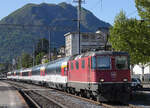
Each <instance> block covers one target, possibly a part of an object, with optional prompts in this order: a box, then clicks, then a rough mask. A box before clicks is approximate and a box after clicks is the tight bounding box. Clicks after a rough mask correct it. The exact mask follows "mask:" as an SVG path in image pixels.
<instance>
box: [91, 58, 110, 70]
mask: <svg viewBox="0 0 150 108" xmlns="http://www.w3.org/2000/svg"><path fill="white" fill-rule="evenodd" d="M110 61H111V60H110V57H109V56H97V57H93V58H92V68H93V69H110V66H111V63H110Z"/></svg>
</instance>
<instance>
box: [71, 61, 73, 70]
mask: <svg viewBox="0 0 150 108" xmlns="http://www.w3.org/2000/svg"><path fill="white" fill-rule="evenodd" d="M71 70H73V62H71Z"/></svg>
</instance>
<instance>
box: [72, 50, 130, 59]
mask: <svg viewBox="0 0 150 108" xmlns="http://www.w3.org/2000/svg"><path fill="white" fill-rule="evenodd" d="M94 55H128V53H127V52H117V51H91V52H87V53H83V54H81V55H74V56H72V57H71V58H70V60H74V59H75V60H76V59H79V58H83V57H87V56H94Z"/></svg>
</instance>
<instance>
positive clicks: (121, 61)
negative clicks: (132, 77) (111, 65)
mask: <svg viewBox="0 0 150 108" xmlns="http://www.w3.org/2000/svg"><path fill="white" fill-rule="evenodd" d="M115 65H116V68H117V69H128V60H127V57H126V56H116V57H115Z"/></svg>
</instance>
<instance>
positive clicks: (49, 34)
mask: <svg viewBox="0 0 150 108" xmlns="http://www.w3.org/2000/svg"><path fill="white" fill-rule="evenodd" d="M48 39H49V46H48V49H49V61H51V46H50V43H51V42H50V41H51V31H50V28H49V27H48Z"/></svg>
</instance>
